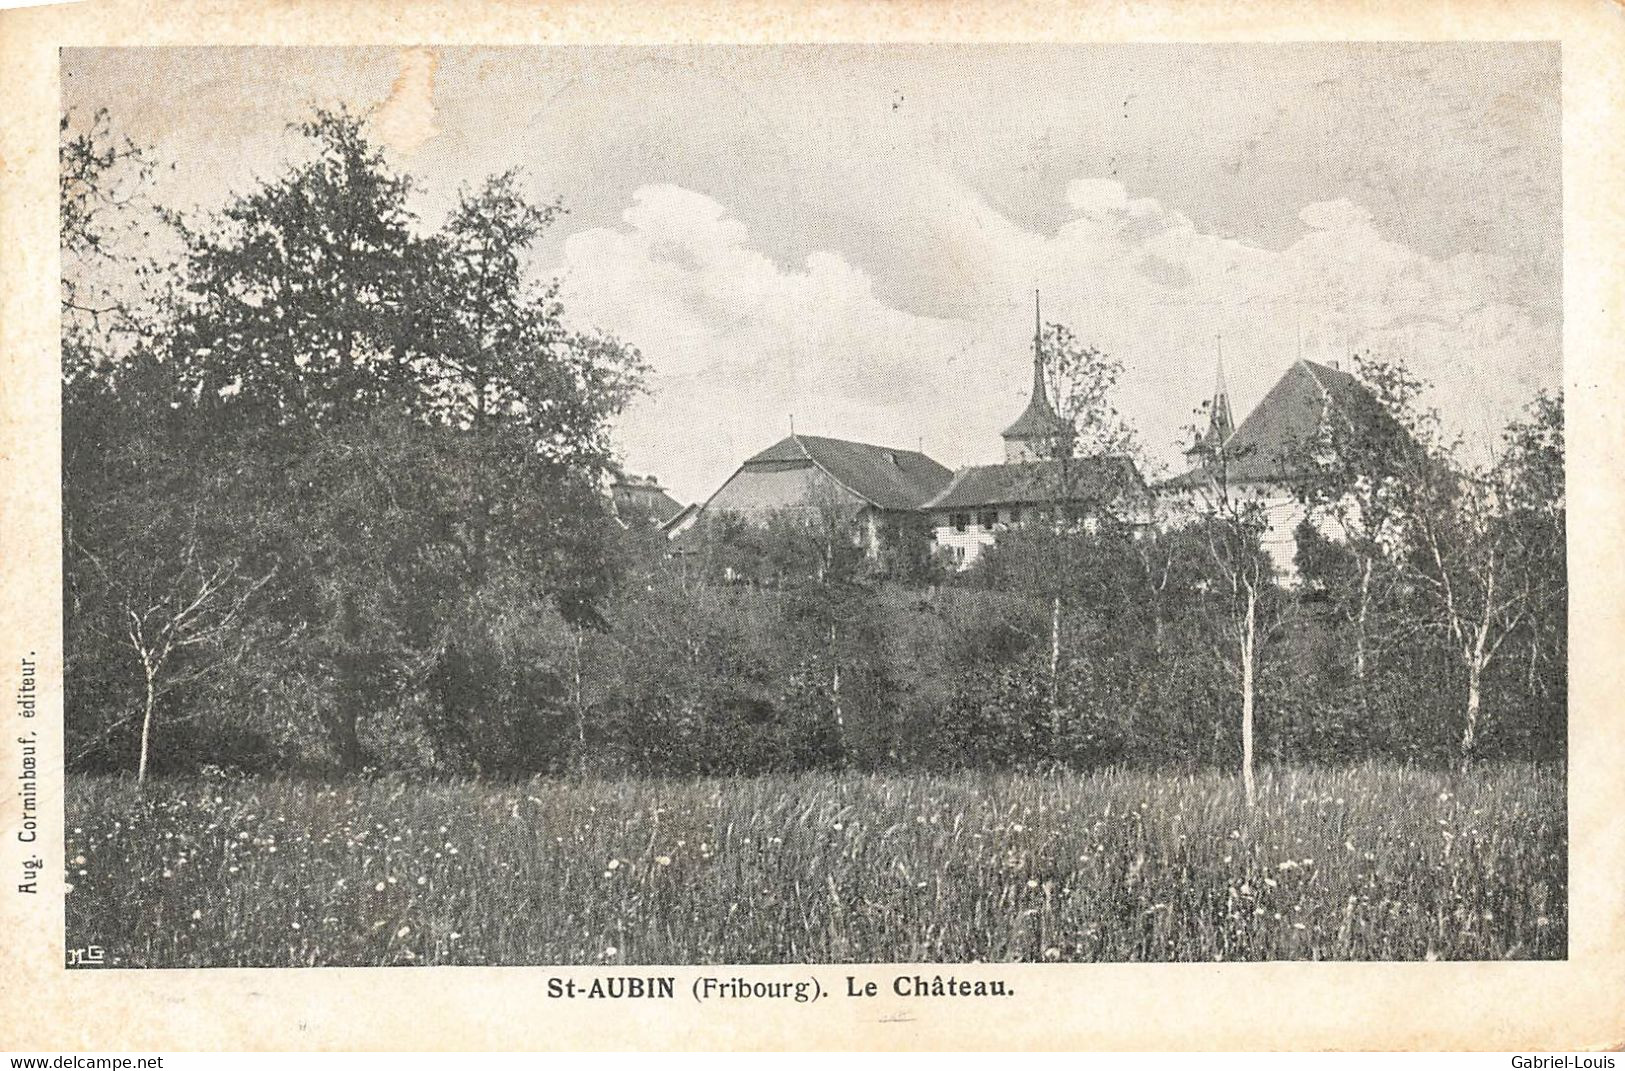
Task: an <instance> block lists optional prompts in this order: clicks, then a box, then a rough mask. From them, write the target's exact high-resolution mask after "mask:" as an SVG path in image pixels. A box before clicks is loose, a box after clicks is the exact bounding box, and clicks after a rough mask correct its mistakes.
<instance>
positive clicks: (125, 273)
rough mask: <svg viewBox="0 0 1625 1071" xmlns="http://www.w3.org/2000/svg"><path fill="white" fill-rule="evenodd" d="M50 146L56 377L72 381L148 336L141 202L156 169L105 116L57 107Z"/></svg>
mask: <svg viewBox="0 0 1625 1071" xmlns="http://www.w3.org/2000/svg"><path fill="white" fill-rule="evenodd" d="M59 135H60V136H59V139H58V150H57V165H58V167H57V179H58V206H59V212H60V230H59V237H60V247H61V252H62V276H61V295H62V299H61V300H62V366H63V367H62V375H63V381H64V382H66V383H71V382H73V381H74V380H75V379H77V378H78V377H80V376H81V375H83V374H87V373H94V371H95V370H96V369H97V368H98V366H101V365H103V364H105V363H106V362H108V361H109V360H112V359H115V358H116V357H117V356H118V355H119V354H120V353H121V352H123V351H124V349H125V347H126V345H127V344H129V343H131V342H133V341H134V340H138V339H140V338H141V337H143V336H149V335H150V330H148V328H149V327H150V325H149V324H148V323H147V322H146V320H145V318H144V317H143V316H142V311H143V310H142V305H143V303H144V301H143V299H144V298H145V297H147V295H145V294H144V293H143V292H142V291H143V289H144V284H145V283H146V282H147V281H148V280H149V279H151V278H152V276H153V267H154V265H153V264H152V263H151V262H150V260H149V256H150V252H151V251H150V250H149V249H145V248H143V246H144V245H148V244H150V243H148V242H147V241H146V240H147V239H150V238H151V237H152V228H153V225H154V223H155V222H156V220H155V218H154V217H152V216H151V215H150V214H146V213H141V212H138V211H137V209H138V208H141V207H145V202H146V199H147V195H148V192H149V190H150V188H151V182H152V176H153V174H154V172H155V171H156V169H157V165H156V163H155V161H154V160H153V159H152V157H151V155H150V154H149V153H148V152H147V151H146V150H144V149H143V148H141V147H140V146H138V145H136V144H135V142H133V141H131V140H130V139H129V138H128V137H126V136H123V135H119V134H117V133H115V132H114V130H113V122H112V117H111V114H110V113H109V112H108V111H107V109H105V108H103V109H100V110H98V111H97V112H96V113H95V114H94V115H93V116H91V117H90V119H89V120H88V122H86V121H81V120H80V118H79V117H75V116H74V115H72V114H71V113H63V115H62V118H61V122H60V126H59Z"/></svg>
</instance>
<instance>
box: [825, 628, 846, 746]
mask: <svg viewBox="0 0 1625 1071" xmlns="http://www.w3.org/2000/svg"><path fill="white" fill-rule="evenodd" d="M836 638H837V632H836V626H835V625H833V624H832V625H830V626H829V660H830V665H831V666H832V667H833V668H832V670H831V673H830V696H831V698H832V700H833V702H834V704H835V746H836V747H838V748H840V751H841V757H842V758H843V759H844V758H845V757H846V717H845V715H844V714H843V712H842V711H841V660H840V659H839V658H838V657H837V656H836V654H835V641H836Z"/></svg>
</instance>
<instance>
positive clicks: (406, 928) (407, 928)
mask: <svg viewBox="0 0 1625 1071" xmlns="http://www.w3.org/2000/svg"><path fill="white" fill-rule="evenodd" d="M411 932H412V927H410V926H402V927H401V928H400V929H398V930H396V931H395V936H396V937H405V936H406V935H407V934H409V933H411Z"/></svg>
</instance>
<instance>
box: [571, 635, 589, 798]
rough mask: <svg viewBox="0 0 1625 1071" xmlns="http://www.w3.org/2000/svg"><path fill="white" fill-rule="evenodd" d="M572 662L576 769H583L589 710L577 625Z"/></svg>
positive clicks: (585, 758) (572, 704)
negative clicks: (582, 675)
mask: <svg viewBox="0 0 1625 1071" xmlns="http://www.w3.org/2000/svg"><path fill="white" fill-rule="evenodd" d="M572 640H573V643H572V648H573V650H572V655H573V657H572V660H571V667H570V669H571V682H570V683H571V687H570V692H571V694H570V705H571V706H572V707H573V708H574V709H575V716H576V761H575V765H576V769H578V770H579V769H582V768H583V767H584V766H585V764H586V761H587V708H586V703H585V700H584V697H583V694H582V690H581V626H580V625H577V626H575V629H574V635H573V637H572Z"/></svg>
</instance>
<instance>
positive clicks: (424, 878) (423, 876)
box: [418, 874, 429, 885]
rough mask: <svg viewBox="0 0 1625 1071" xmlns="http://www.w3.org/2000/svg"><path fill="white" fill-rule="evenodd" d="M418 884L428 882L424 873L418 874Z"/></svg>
mask: <svg viewBox="0 0 1625 1071" xmlns="http://www.w3.org/2000/svg"><path fill="white" fill-rule="evenodd" d="M418 884H419V885H427V884H429V879H428V877H427V876H426V875H423V874H419V875H418Z"/></svg>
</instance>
